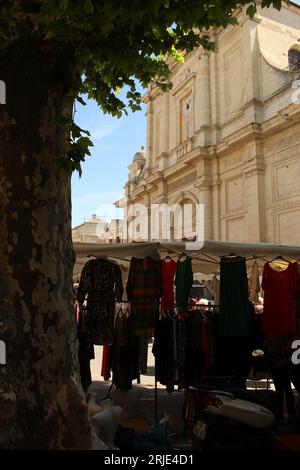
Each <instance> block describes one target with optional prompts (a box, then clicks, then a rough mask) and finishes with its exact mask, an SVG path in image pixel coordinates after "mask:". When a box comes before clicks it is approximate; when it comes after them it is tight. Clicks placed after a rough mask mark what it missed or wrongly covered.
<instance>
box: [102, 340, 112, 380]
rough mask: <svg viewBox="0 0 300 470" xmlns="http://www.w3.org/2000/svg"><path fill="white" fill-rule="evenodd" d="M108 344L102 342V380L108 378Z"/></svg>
mask: <svg viewBox="0 0 300 470" xmlns="http://www.w3.org/2000/svg"><path fill="white" fill-rule="evenodd" d="M109 364H110V346H109V344H104V346H103V351H102V366H101V376H102V377H103V380H109V379H110V367H109Z"/></svg>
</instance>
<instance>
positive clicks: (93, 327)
mask: <svg viewBox="0 0 300 470" xmlns="http://www.w3.org/2000/svg"><path fill="white" fill-rule="evenodd" d="M122 294H123V286H122V276H121V270H120V267H119V265H118V264H116V263H114V262H112V261H109V260H107V259H105V258H100V259H95V260H91V261H88V262H87V263H86V264H85V266H84V268H83V270H82V273H81V278H80V282H79V286H78V291H77V300H78V302H79V305H82V304H83V302H84V300H85V297H86V296H87V313H88V319H89V327H90V334H91V338H92V342H93V344H97V345H103V344H110V343H112V339H113V326H114V316H115V300H118V301H120V300H121V299H122Z"/></svg>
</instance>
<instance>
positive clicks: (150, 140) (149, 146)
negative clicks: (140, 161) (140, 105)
mask: <svg viewBox="0 0 300 470" xmlns="http://www.w3.org/2000/svg"><path fill="white" fill-rule="evenodd" d="M146 116H147V147H146V148H147V151H146V165H145V167H146V168H147V167H151V166H152V165H153V101H152V98H149V101H148V103H147V112H146Z"/></svg>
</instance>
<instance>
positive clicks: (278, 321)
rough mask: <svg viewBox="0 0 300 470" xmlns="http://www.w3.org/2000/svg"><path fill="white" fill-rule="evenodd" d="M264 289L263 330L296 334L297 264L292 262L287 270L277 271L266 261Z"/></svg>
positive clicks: (283, 334) (285, 334)
mask: <svg viewBox="0 0 300 470" xmlns="http://www.w3.org/2000/svg"><path fill="white" fill-rule="evenodd" d="M262 289H263V291H264V312H263V315H262V330H263V331H264V332H265V333H267V334H269V335H272V336H287V335H294V334H295V333H296V326H297V325H296V304H295V297H296V291H297V273H296V267H295V265H294V264H293V263H290V264H289V265H288V267H287V268H286V269H285V270H283V271H275V270H274V269H273V268H271V266H270V264H269V263H266V264H265V266H264V272H263V279H262Z"/></svg>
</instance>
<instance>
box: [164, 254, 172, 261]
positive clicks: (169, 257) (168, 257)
mask: <svg viewBox="0 0 300 470" xmlns="http://www.w3.org/2000/svg"><path fill="white" fill-rule="evenodd" d="M166 259H169V260H170V261H173V259H172V258H171V256H169V255H167V256H166V257H165V258H164V259H163V261H165V260H166Z"/></svg>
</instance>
